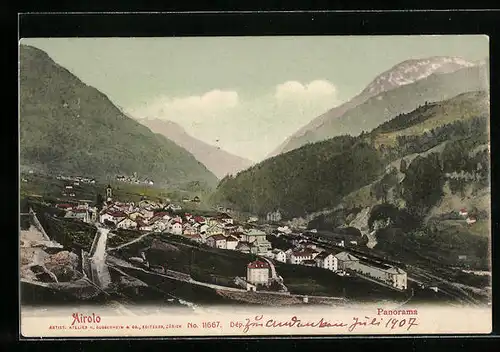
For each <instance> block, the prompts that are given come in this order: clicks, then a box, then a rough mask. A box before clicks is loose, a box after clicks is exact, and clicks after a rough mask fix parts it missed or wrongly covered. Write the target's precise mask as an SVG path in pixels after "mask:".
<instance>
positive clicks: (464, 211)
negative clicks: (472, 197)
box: [458, 208, 477, 225]
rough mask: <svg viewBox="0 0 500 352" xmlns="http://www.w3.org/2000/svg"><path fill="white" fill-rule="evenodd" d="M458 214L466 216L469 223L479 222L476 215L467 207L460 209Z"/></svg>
mask: <svg viewBox="0 0 500 352" xmlns="http://www.w3.org/2000/svg"><path fill="white" fill-rule="evenodd" d="M458 215H460V216H461V217H462V218H464V219H465V221H466V222H467V224H468V225H472V224H474V223H475V222H477V219H476V217H475V216H472V215H470V214H469V212H468V211H467V209H465V208H463V209H460V211H459V212H458Z"/></svg>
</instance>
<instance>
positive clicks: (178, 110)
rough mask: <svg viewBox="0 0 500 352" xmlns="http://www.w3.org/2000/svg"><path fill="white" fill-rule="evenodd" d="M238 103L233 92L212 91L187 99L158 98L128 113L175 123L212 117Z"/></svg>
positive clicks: (237, 98)
mask: <svg viewBox="0 0 500 352" xmlns="http://www.w3.org/2000/svg"><path fill="white" fill-rule="evenodd" d="M238 103H239V97H238V93H237V92H235V91H222V90H219V89H215V90H212V91H210V92H207V93H205V94H203V95H193V96H188V97H175V98H172V97H159V98H156V99H153V100H152V101H149V102H146V103H144V104H143V105H142V106H139V107H137V108H134V109H130V110H129V113H130V114H131V115H133V116H134V117H136V118H161V119H165V120H174V121H177V120H178V119H179V117H184V116H197V117H198V118H201V117H203V116H212V115H214V114H217V113H221V112H223V111H225V110H227V109H231V108H234V107H236V106H237V105H238Z"/></svg>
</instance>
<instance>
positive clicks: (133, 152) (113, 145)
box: [20, 45, 217, 187]
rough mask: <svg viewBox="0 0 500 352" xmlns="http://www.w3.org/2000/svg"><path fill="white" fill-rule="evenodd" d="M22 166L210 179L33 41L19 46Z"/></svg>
mask: <svg viewBox="0 0 500 352" xmlns="http://www.w3.org/2000/svg"><path fill="white" fill-rule="evenodd" d="M20 61H21V62H20V157H21V165H22V166H29V167H30V168H34V169H36V170H37V171H39V172H41V173H47V174H51V173H68V174H79V175H82V176H91V177H95V178H98V179H99V178H102V179H105V178H106V177H108V176H111V177H114V176H115V175H116V174H128V175H131V174H132V173H134V172H137V174H138V176H139V177H140V178H148V179H153V180H154V181H155V183H156V184H162V185H170V186H173V185H175V186H180V187H185V186H186V185H187V184H188V183H189V182H192V181H195V182H199V183H200V184H203V185H206V186H209V187H212V186H215V184H216V182H217V178H216V177H215V176H214V175H213V174H212V173H211V172H210V171H208V170H207V169H206V167H205V166H204V165H203V164H201V163H200V162H199V161H197V160H196V159H195V158H194V156H193V155H191V154H190V153H189V152H187V151H186V150H185V149H183V148H181V147H180V146H178V145H176V144H175V143H173V142H172V141H170V140H168V139H167V138H165V137H164V136H161V135H158V134H154V133H152V132H151V131H150V130H149V129H148V128H147V127H144V126H143V125H141V124H140V123H138V122H136V121H134V120H132V119H130V118H128V117H127V116H125V115H124V114H123V113H122V112H121V111H120V110H119V109H118V108H117V107H116V106H115V105H113V103H112V102H111V101H110V100H109V99H108V98H107V97H106V96H105V95H104V94H102V93H101V92H99V91H98V90H97V89H95V88H93V87H90V86H88V85H86V84H85V83H83V82H82V81H80V80H79V79H78V78H77V77H75V76H74V75H73V74H71V73H70V72H69V71H68V70H66V69H65V68H63V67H61V66H59V65H58V64H56V63H55V62H54V61H53V60H52V59H51V58H50V57H49V56H48V55H47V54H46V53H45V52H43V51H41V50H39V49H36V48H34V47H30V46H26V45H21V48H20Z"/></svg>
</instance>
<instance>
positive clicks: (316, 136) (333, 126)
mask: <svg viewBox="0 0 500 352" xmlns="http://www.w3.org/2000/svg"><path fill="white" fill-rule="evenodd" d="M487 70H488V68H487V66H486V65H481V66H474V67H468V68H463V69H460V70H458V71H455V72H452V73H446V74H433V75H430V76H429V77H427V78H424V79H422V80H419V81H417V82H415V83H411V84H407V85H403V86H400V87H398V88H395V89H392V90H390V91H387V92H383V93H381V94H379V95H377V96H375V97H372V98H370V99H368V100H367V101H366V102H364V103H362V104H360V105H358V106H356V107H354V108H352V109H350V110H348V111H347V112H345V113H344V114H343V115H342V116H340V117H336V118H330V119H326V121H325V122H324V123H322V124H321V125H320V126H318V127H316V128H314V129H310V130H308V131H307V132H306V133H304V134H302V135H295V136H293V137H292V138H291V139H290V141H289V142H288V144H287V145H286V146H285V147H284V148H283V150H284V151H290V150H293V149H295V148H299V147H300V146H302V145H305V144H307V143H314V142H318V141H322V140H325V139H329V138H333V137H335V136H340V135H343V134H350V135H357V134H359V133H361V132H362V131H371V130H372V129H374V128H376V127H377V126H378V125H380V124H382V123H384V122H386V121H388V120H390V119H392V118H393V117H395V116H396V115H399V114H402V113H409V112H411V111H413V110H415V109H416V108H417V107H418V106H421V105H424V104H426V102H427V103H433V102H439V101H443V100H446V99H450V98H452V97H454V96H456V95H459V94H462V93H466V92H473V91H479V90H485V89H488V75H487V73H488V72H487ZM327 114H328V113H327Z"/></svg>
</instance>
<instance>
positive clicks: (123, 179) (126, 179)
mask: <svg viewBox="0 0 500 352" xmlns="http://www.w3.org/2000/svg"><path fill="white" fill-rule="evenodd" d="M116 180H117V181H120V182H127V183H133V184H146V185H150V186H152V185H154V182H153V180H150V179H144V180H140V179H138V178H137V174H136V173H134V176H124V175H117V176H116Z"/></svg>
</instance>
